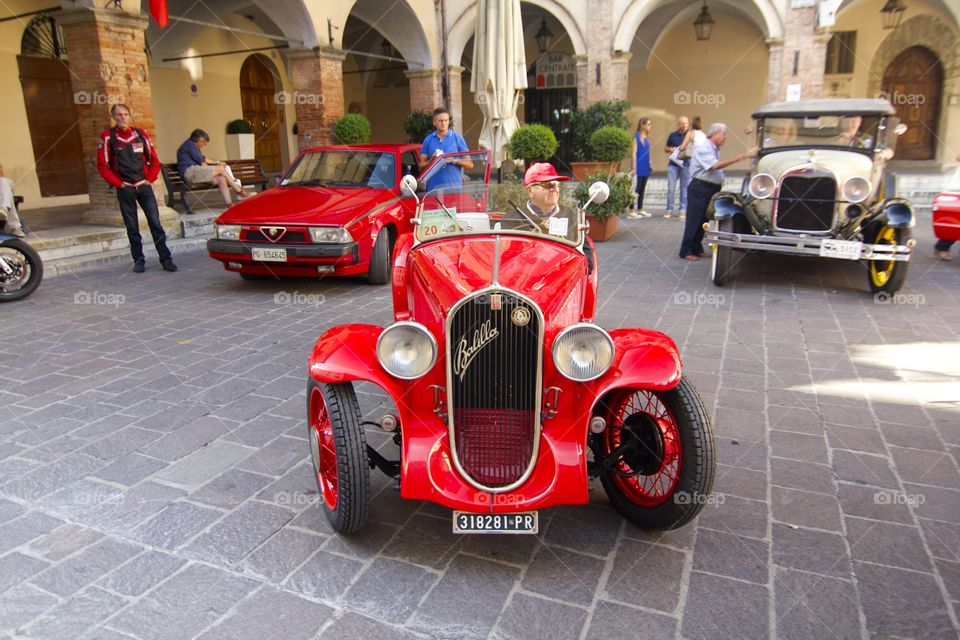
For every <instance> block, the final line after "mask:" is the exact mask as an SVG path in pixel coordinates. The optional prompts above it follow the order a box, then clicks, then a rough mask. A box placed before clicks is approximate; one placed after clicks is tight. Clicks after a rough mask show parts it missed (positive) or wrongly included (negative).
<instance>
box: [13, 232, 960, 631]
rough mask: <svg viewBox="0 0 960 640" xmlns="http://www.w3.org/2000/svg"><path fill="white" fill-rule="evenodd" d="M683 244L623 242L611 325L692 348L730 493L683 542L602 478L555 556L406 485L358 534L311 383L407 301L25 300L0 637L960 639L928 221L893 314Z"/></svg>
mask: <svg viewBox="0 0 960 640" xmlns="http://www.w3.org/2000/svg"><path fill="white" fill-rule="evenodd" d="M680 228H681V222H680V221H678V220H677V219H663V218H652V219H645V220H638V221H626V220H623V221H621V228H620V232H619V234H618V235H617V236H616V237H615V239H614V240H612V241H611V242H608V243H605V244H603V245H600V246H599V248H598V253H599V260H600V268H601V274H602V282H601V289H600V296H601V307H600V309H599V314H598V315H599V321H600V323H601V324H602V325H604V326H606V327H617V326H651V327H656V328H659V329H661V330H664V331H666V332H667V333H669V334H670V335H671V336H673V337H674V339H675V340H676V341H677V342H678V344H679V345H680V346H681V348H682V350H683V353H684V355H685V363H686V375H687V376H688V377H689V378H690V379H692V380H693V381H694V382H695V384H696V385H697V387H698V389H699V390H700V392H701V394H702V396H703V399H704V401H705V403H706V405H707V407H708V409H709V410H710V413H711V415H712V417H713V420H714V425H715V431H716V436H717V450H718V459H719V466H718V473H717V480H716V485H715V489H716V494H715V495H714V497H713V498H712V499H711V501H710V503H709V504H708V505H707V506H706V507H705V509H704V511H703V512H702V514H701V516H700V517H699V519H698V520H697V521H696V522H695V523H694V524H693V525H691V526H688V527H686V528H684V529H682V530H679V531H675V532H670V533H663V534H650V533H644V532H642V531H639V530H637V529H636V528H634V527H633V526H631V525H629V524H627V523H625V522H624V521H623V520H622V519H621V518H620V517H619V516H618V515H617V514H616V513H615V512H614V511H613V510H612V508H611V507H610V506H609V503H608V502H607V500H606V498H605V496H604V495H603V492H602V490H601V489H600V488H599V486H594V487H593V488H592V492H591V496H592V498H593V502H592V504H590V505H588V506H577V507H564V508H556V509H551V510H546V511H543V512H542V513H541V518H542V520H541V527H542V532H541V533H540V534H539V535H538V536H536V537H532V536H531V537H525V536H510V537H508V538H507V539H504V538H503V537H456V536H454V535H453V534H452V533H451V524H450V516H449V512H447V511H446V510H444V509H441V508H438V507H437V506H435V505H430V504H424V503H411V502H404V501H401V500H400V499H399V497H398V495H397V494H396V493H395V492H394V490H393V488H392V483H391V482H389V481H388V480H387V478H385V477H384V476H382V474H379V473H377V474H375V475H374V476H372V484H373V488H374V490H375V495H374V498H373V500H372V506H371V521H370V523H369V526H368V527H367V528H366V529H365V530H364V531H363V532H362V533H361V534H360V535H357V536H355V537H351V538H344V537H340V536H338V535H335V534H333V533H332V532H331V530H330V528H329V527H328V526H327V524H326V521H325V519H324V517H323V515H322V513H321V512H320V509H319V507H318V506H317V505H316V504H315V503H316V493H315V485H314V483H313V479H312V476H311V472H310V463H309V459H308V451H307V445H306V440H305V420H304V415H305V410H304V409H305V407H304V405H305V402H304V388H305V377H306V376H305V361H306V357H307V354H308V351H309V349H310V346H311V345H312V343H313V341H314V340H315V339H316V337H317V336H318V335H319V334H320V333H321V332H322V331H323V330H324V329H325V328H327V327H329V326H332V325H335V324H340V323H345V322H353V321H368V322H375V323H387V322H389V320H390V315H391V314H390V297H389V289H388V288H385V287H370V286H368V285H366V284H364V283H363V282H362V281H359V280H352V279H350V280H334V279H331V280H325V281H319V282H306V281H283V282H269V283H268V282H264V283H249V282H242V281H241V280H240V279H239V278H238V277H237V276H236V275H233V274H229V273H226V272H224V271H223V270H222V269H221V268H220V266H219V265H218V264H216V263H214V262H212V261H211V260H209V259H208V258H207V257H206V255H205V254H204V253H202V252H195V253H191V254H181V255H178V256H176V259H177V262H178V263H179V265H180V267H181V270H180V271H179V272H178V273H174V274H170V273H165V272H163V271H161V270H160V269H159V268H158V265H156V264H150V265H148V271H147V272H146V273H145V274H142V275H137V274H133V273H130V272H126V271H124V270H122V269H117V268H113V269H109V270H104V271H99V272H95V273H88V274H84V275H82V276H65V277H62V278H58V279H56V280H52V281H48V282H45V283H43V284H42V285H41V287H40V289H39V290H38V291H37V293H36V294H35V295H34V296H32V297H31V298H29V299H28V300H26V301H23V302H20V303H15V304H7V305H3V308H2V309H0V314H2V315H0V318H2V319H3V322H4V327H5V328H4V333H5V338H6V340H5V341H4V342H3V343H2V344H0V375H2V378H3V380H5V381H6V384H5V385H4V387H3V389H2V390H0V401H2V405H3V406H2V408H0V638H6V637H9V638H21V637H23V638H91V639H93V638H97V639H104V640H105V639H108V638H109V639H119V638H143V639H153V638H195V637H199V638H204V639H207V638H230V639H234V638H258V639H259V638H285V639H296V638H324V639H327V638H362V637H370V638H384V639H386V638H391V639H392V638H458V639H469V638H524V639H528V638H549V639H551V640H554V639H557V640H559V639H563V638H580V639H586V638H597V639H601V638H602V639H604V640H614V639H616V638H628V639H630V640H635V639H638V638H691V639H696V638H743V639H751V640H754V639H760V638H768V637H777V638H826V639H833V638H836V639H847V638H925V639H926V638H956V637H957V635H958V629H960V625H958V622H957V616H958V613H960V556H958V554H960V474H958V457H960V444H958V443H960V384H958V379H960V364H958V363H960V336H958V330H960V304H958V303H960V299H958V291H960V287H958V285H960V260H958V261H955V262H953V263H950V264H947V263H939V262H934V260H933V259H932V258H931V257H930V254H931V250H930V245H931V238H930V232H929V220H924V221H921V223H920V224H919V225H918V229H917V234H918V236H919V238H920V245H919V247H920V250H919V251H918V253H917V255H916V259H915V262H914V263H913V265H912V268H911V274H910V276H909V277H908V281H907V287H906V288H905V289H904V291H903V292H902V295H901V296H898V297H896V298H894V299H892V300H877V299H875V298H874V296H871V295H870V294H869V293H867V292H866V279H865V276H864V273H863V269H862V268H860V267H859V266H858V265H856V264H848V263H829V262H823V261H812V260H803V259H799V258H778V257H771V256H762V257H749V258H746V259H744V260H743V261H742V262H741V263H740V265H739V273H738V276H737V277H736V278H735V280H734V283H733V284H732V285H731V286H728V287H726V288H723V289H717V288H714V287H713V286H712V285H711V284H709V283H708V282H707V272H708V268H709V264H708V262H707V261H700V262H696V263H688V262H684V261H681V260H679V259H677V258H676V257H675V251H676V245H677V244H678V240H679V235H680ZM360 398H361V404H362V407H363V408H364V410H365V411H366V412H367V413H368V414H369V415H370V416H371V417H375V416H377V415H378V413H379V412H380V411H382V409H383V407H384V406H385V404H386V401H385V398H384V397H383V396H382V395H380V394H378V393H377V390H376V389H375V388H372V387H369V386H363V387H361V388H360ZM369 436H370V438H371V439H372V440H375V441H377V442H380V443H381V445H383V446H386V444H387V443H386V439H385V438H384V437H383V434H379V433H376V432H372V431H371V432H370V433H369Z"/></svg>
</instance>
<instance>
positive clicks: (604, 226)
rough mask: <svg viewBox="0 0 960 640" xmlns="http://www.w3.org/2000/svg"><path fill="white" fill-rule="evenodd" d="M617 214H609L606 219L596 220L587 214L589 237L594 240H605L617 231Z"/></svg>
mask: <svg viewBox="0 0 960 640" xmlns="http://www.w3.org/2000/svg"><path fill="white" fill-rule="evenodd" d="M619 220H620V218H619V216H610V217H609V218H607V219H606V220H598V219H596V218H594V217H593V216H587V224H589V225H590V231H589V234H590V238H591V239H592V240H593V241H594V242H606V241H607V240H609V239H610V238H612V237H613V234H615V233H616V232H617V222H618V221H619Z"/></svg>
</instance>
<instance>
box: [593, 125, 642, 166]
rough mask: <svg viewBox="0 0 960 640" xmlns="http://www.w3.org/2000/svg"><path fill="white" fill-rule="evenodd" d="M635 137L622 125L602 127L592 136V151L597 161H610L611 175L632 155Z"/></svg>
mask: <svg viewBox="0 0 960 640" xmlns="http://www.w3.org/2000/svg"><path fill="white" fill-rule="evenodd" d="M632 145H633V138H632V137H631V136H630V134H629V133H627V131H626V129H621V128H620V127H609V126H608V127H600V128H599V129H597V130H596V131H594V132H593V135H591V136H590V151H591V154H592V156H593V159H594V160H595V161H596V162H606V163H609V167H610V168H609V170H608V171H607V173H610V174H611V175H612V174H614V173H616V172H617V170H618V169H619V168H620V162H621V161H622V160H623V159H624V158H626V157H627V156H629V155H630V149H631V147H632Z"/></svg>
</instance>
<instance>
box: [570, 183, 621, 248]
mask: <svg viewBox="0 0 960 640" xmlns="http://www.w3.org/2000/svg"><path fill="white" fill-rule="evenodd" d="M597 180H603V181H604V182H606V183H607V184H609V185H610V197H609V198H607V201H606V202H604V203H602V204H591V205H590V208H589V209H587V223H588V224H589V225H590V237H591V238H593V241H594V242H604V241H606V240H608V239H610V238H611V237H612V236H613V234H614V233H616V231H617V221H618V220H619V218H618V217H617V216H619V215H620V214H621V213H623V211H625V210H626V209H627V207H629V206H630V204H631V203H632V202H633V187H632V184H631V181H630V176H629V175H628V174H626V173H617V174H613V175H611V174H608V173H596V174H592V175H589V176H587V177H586V179H584V180H583V181H581V182H580V184H578V185H577V188H576V189H574V191H573V197H574V199H575V200H576V201H577V203H578V204H579V206H581V207H582V206H583V205H584V204H585V203H586V202H587V200H589V199H590V185H591V184H593V183H594V182H596V181H597Z"/></svg>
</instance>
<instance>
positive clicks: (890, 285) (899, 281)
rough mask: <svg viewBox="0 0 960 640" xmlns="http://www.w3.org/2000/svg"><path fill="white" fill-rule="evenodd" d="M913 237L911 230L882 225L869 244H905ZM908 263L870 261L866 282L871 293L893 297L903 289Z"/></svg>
mask: <svg viewBox="0 0 960 640" xmlns="http://www.w3.org/2000/svg"><path fill="white" fill-rule="evenodd" d="M912 237H913V230H912V229H895V228H893V227H888V226H886V225H883V226H881V227H879V228H878V229H877V231H876V232H875V233H873V234H870V238H869V240H868V241H869V242H873V244H889V245H897V244H901V245H902V244H906V243H907V241H909V240H910V238H912ZM909 267H910V261H909V260H908V261H906V262H900V261H897V260H870V261H869V264H868V265H867V282H868V283H869V284H870V291H871V292H872V293H886V294H890V295H893V294H895V293H896V292H897V291H900V289H902V288H903V283H904V282H905V281H906V279H907V269H908V268H909Z"/></svg>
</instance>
